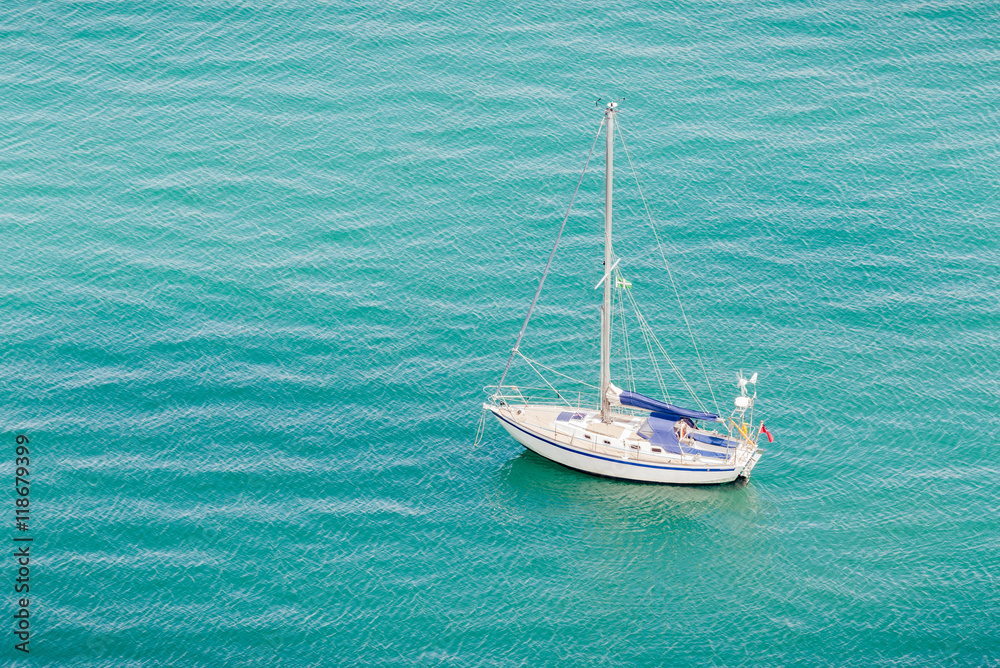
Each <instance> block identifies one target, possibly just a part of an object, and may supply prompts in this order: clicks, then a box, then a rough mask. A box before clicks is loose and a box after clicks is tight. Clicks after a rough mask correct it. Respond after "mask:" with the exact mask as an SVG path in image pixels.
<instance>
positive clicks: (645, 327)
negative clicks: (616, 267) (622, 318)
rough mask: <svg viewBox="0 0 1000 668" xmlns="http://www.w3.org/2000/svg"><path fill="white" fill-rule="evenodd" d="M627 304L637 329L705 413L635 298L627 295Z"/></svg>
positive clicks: (695, 394) (704, 409) (654, 362)
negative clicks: (635, 321) (651, 344)
mask: <svg viewBox="0 0 1000 668" xmlns="http://www.w3.org/2000/svg"><path fill="white" fill-rule="evenodd" d="M629 303H630V304H632V308H633V310H635V315H636V319H637V320H638V321H639V327H640V329H641V330H642V331H643V333H644V335H646V336H648V337H649V339H650V340H651V341H653V342H654V343H655V344H656V347H657V348H659V350H660V353H661V354H662V355H663V358H664V359H665V360H666V361H667V364H669V365H670V368H671V369H672V370H673V372H674V374H675V375H676V376H677V378H678V379H679V380H680V381H681V383H682V384H683V385H684V388H685V389H686V390H687V391H688V392H689V393H690V394H691V397H692V398H693V399H694V400H695V403H697V404H698V407H699V408H700V409H701V410H703V411H705V412H708V411H707V409H706V408H705V405H704V404H703V403H702V402H701V399H699V398H698V394H697V393H696V392H695V391H694V388H693V387H691V384H690V383H688V382H687V380H686V379H685V378H684V374H682V373H681V370H680V368H678V366H677V365H676V364H675V363H674V361H673V360H672V359H670V355H668V354H667V351H666V349H665V348H664V347H663V344H662V343H660V340H659V339H658V338H657V336H656V332H654V331H653V328H652V327H651V326H650V325H649V322H648V321H647V320H646V318H645V317H644V316H643V315H642V313H641V312H640V311H639V305H638V304H636V302H635V298H634V297H632V295H629ZM647 345H648V343H647ZM650 354H651V355H652V351H650ZM655 360H656V357H655V356H653V368H654V369H656V368H657V366H656V361H655Z"/></svg>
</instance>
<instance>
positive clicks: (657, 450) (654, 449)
mask: <svg viewBox="0 0 1000 668" xmlns="http://www.w3.org/2000/svg"><path fill="white" fill-rule="evenodd" d="M650 450H652V451H653V452H663V450H661V449H659V448H650Z"/></svg>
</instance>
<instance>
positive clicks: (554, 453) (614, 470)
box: [490, 408, 760, 485]
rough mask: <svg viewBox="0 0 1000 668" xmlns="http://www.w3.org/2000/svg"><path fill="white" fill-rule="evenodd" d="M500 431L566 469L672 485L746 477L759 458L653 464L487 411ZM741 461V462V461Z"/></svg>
mask: <svg viewBox="0 0 1000 668" xmlns="http://www.w3.org/2000/svg"><path fill="white" fill-rule="evenodd" d="M490 410H491V412H492V413H493V415H494V416H495V417H496V418H497V420H498V421H499V422H500V424H502V425H503V427H504V429H506V430H507V432H508V433H509V434H510V435H511V436H512V437H513V438H514V440H516V441H517V442H518V443H520V444H521V445H523V446H524V447H525V448H527V449H528V450H531V451H532V452H534V453H536V454H538V455H541V456H542V457H545V458H546V459H549V460H551V461H553V462H556V463H557V464H562V465H563V466H566V467H568V468H571V469H574V470H577V471H582V472H584V473H590V474H592V475H598V476H602V477H606V478H616V479H619V480H630V481H634V482H650V483H661V484H673V485H719V484H724V483H729V482H733V481H735V480H736V479H737V478H739V477H745V478H746V477H749V475H750V470H751V469H752V468H753V465H754V464H756V463H757V460H758V459H759V458H760V454H759V453H758V452H748V453H746V456H745V457H743V458H740V457H738V456H737V457H733V458H732V459H730V460H729V461H728V462H719V463H693V462H692V463H682V462H665V461H664V462H654V461H649V458H645V459H643V458H641V457H637V456H636V454H635V453H629V452H622V453H621V454H616V453H613V452H607V451H599V450H596V449H595V450H591V451H589V452H588V451H586V450H585V449H584V448H581V447H574V446H573V445H571V443H572V439H565V438H562V437H561V436H560V435H559V434H556V433H555V432H554V431H552V430H547V431H548V433H547V434H546V433H543V430H542V429H539V428H537V427H533V426H532V425H528V424H525V423H523V422H519V421H518V420H517V416H516V415H514V414H513V413H511V412H510V411H505V410H503V409H500V410H497V409H495V408H491V409H490ZM741 459H742V461H741Z"/></svg>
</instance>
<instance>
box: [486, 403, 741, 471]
mask: <svg viewBox="0 0 1000 668" xmlns="http://www.w3.org/2000/svg"><path fill="white" fill-rule="evenodd" d="M490 412H491V413H493V411H490ZM493 415H494V416H495V417H496V419H498V420H500V421H501V422H506V423H507V424H509V425H510V426H511V427H513V428H514V429H517V430H518V431H523V432H524V433H525V434H527V435H528V436H531V437H533V438H537V439H538V440H539V441H545V442H546V443H548V444H549V445H554V446H556V447H557V448H559V449H561V450H565V451H566V452H572V453H574V454H577V455H583V456H584V457H593V458H594V459H601V460H603V461H606V462H614V463H615V464H628V465H629V466H641V467H642V468H646V469H668V470H670V471H705V472H709V473H725V472H727V471H735V470H736V469H735V468H731V469H692V468H688V467H683V466H654V465H652V464H640V463H638V462H629V461H625V460H624V459H611V458H610V457H601V456H599V455H592V454H590V453H587V452H582V451H580V450H574V449H573V448H567V447H566V446H565V445H559V444H558V443H556V442H555V441H550V440H549V439H547V438H545V437H544V436H539V435H538V434H535V433H533V432H530V431H528V430H527V429H524V428H523V427H520V426H518V425H516V424H514V423H513V422H511V421H510V420H507V419H505V418H502V417H500V416H499V415H497V414H496V413H493ZM529 449H530V448H529ZM556 463H557V464H559V463H561V462H556ZM568 468H571V469H572V468H573V467H572V466H568ZM573 470H574V471H575V470H577V469H573ZM584 473H589V471H584ZM596 475H600V474H596Z"/></svg>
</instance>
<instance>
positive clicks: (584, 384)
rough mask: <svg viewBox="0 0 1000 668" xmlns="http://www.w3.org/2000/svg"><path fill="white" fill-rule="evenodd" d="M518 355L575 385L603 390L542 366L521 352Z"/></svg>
mask: <svg viewBox="0 0 1000 668" xmlns="http://www.w3.org/2000/svg"><path fill="white" fill-rule="evenodd" d="M517 354H518V356H519V357H521V358H523V359H524V361H525V362H527V363H528V364H537V365H538V366H540V367H542V368H543V369H545V370H546V371H551V372H552V373H554V374H557V375H559V376H562V377H563V378H567V379H569V380H571V381H573V382H574V383H579V384H580V385H583V386H584V387H590V388H593V389H595V390H599V389H601V388H600V387H598V386H597V385H591V384H590V383H586V382H584V381H582V380H579V379H577V378H573V376H567V375H566V374H564V373H562V372H561V371H556V370H555V369H553V368H552V367H550V366H545V365H544V364H542V363H541V362H539V361H538V360H533V359H529V358H528V357H526V356H525V354H524V353H522V352H521V351H520V350H518V351H517Z"/></svg>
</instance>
